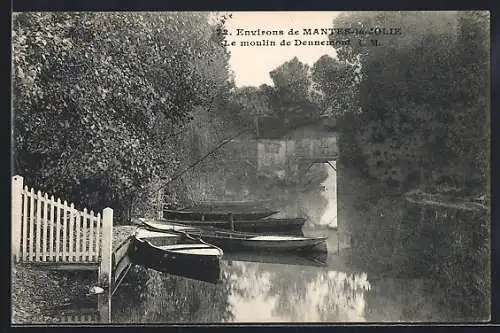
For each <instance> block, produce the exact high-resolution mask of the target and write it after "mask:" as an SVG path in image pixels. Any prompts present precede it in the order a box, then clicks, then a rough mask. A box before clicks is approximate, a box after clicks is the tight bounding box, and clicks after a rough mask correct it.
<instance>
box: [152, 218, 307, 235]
mask: <svg viewBox="0 0 500 333" xmlns="http://www.w3.org/2000/svg"><path fill="white" fill-rule="evenodd" d="M161 221H162V222H166V223H181V224H183V225H187V226H193V227H207V226H210V227H216V228H221V229H231V224H230V223H229V221H227V220H226V221H200V220H173V219H162V220H161ZM305 221H306V219H304V218H282V219H278V218H264V219H255V220H235V221H234V224H233V226H234V230H236V231H245V232H253V233H285V234H288V235H300V236H302V235H303V234H302V226H303V225H304V223H305Z"/></svg>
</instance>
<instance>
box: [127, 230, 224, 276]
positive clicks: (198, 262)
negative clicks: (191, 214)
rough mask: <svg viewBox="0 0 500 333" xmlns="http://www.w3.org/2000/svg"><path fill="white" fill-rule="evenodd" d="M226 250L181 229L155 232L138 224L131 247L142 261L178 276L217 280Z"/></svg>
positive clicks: (147, 265) (136, 257)
mask: <svg viewBox="0 0 500 333" xmlns="http://www.w3.org/2000/svg"><path fill="white" fill-rule="evenodd" d="M222 255H223V252H222V250H221V249H220V248H218V247H216V246H213V245H211V244H207V243H206V242H204V241H203V240H199V239H195V238H193V237H191V236H189V235H187V234H184V233H182V232H180V231H178V232H175V233H165V232H154V231H150V230H146V229H144V228H138V229H137V231H136V233H135V235H134V241H133V246H132V250H131V257H132V260H133V261H134V262H135V263H137V264H140V265H143V266H146V267H149V268H153V269H155V270H157V271H160V272H165V273H169V274H173V275H177V276H183V277H187V278H191V279H195V280H201V281H206V282H211V283H217V282H218V281H219V279H220V264H219V261H220V259H221V258H222Z"/></svg>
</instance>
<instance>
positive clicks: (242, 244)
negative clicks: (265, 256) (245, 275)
mask: <svg viewBox="0 0 500 333" xmlns="http://www.w3.org/2000/svg"><path fill="white" fill-rule="evenodd" d="M143 224H144V225H145V226H146V227H147V228H150V229H152V230H155V231H166V232H179V231H176V230H182V231H181V232H182V233H185V234H187V235H189V236H191V237H192V238H200V239H202V240H203V241H205V242H207V243H209V244H213V245H215V246H218V247H220V248H221V249H223V250H224V251H245V250H247V251H248V250H252V251H255V250H260V251H266V250H272V251H282V252H287V251H311V252H314V251H317V252H327V251H328V250H327V246H326V239H327V237H303V236H289V235H270V234H255V233H247V232H240V231H231V230H224V229H219V228H213V227H207V228H196V229H194V228H192V227H188V226H183V225H181V224H177V223H162V222H158V221H152V220H145V219H144V220H143ZM183 227H184V228H185V229H182V228H183ZM190 228H191V229H190Z"/></svg>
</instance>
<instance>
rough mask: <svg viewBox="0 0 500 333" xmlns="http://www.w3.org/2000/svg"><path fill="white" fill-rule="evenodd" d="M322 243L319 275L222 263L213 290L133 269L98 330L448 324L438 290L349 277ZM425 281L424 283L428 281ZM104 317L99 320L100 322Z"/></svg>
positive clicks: (342, 257)
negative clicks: (194, 325)
mask: <svg viewBox="0 0 500 333" xmlns="http://www.w3.org/2000/svg"><path fill="white" fill-rule="evenodd" d="M311 232H312V233H314V234H318V233H323V234H325V233H326V234H328V235H329V240H328V248H329V254H328V258H327V265H326V266H324V267H317V266H313V265H311V266H309V265H303V264H300V265H294V264H277V263H270V262H266V263H264V262H249V261H235V260H231V261H228V260H223V261H222V263H221V277H222V279H221V282H220V283H218V284H212V283H207V282H201V281H197V280H192V279H187V278H183V277H179V276H173V275H169V274H165V273H161V272H158V271H155V270H153V269H148V268H144V267H141V266H137V265H133V266H132V268H131V270H130V271H129V272H128V274H127V276H126V277H125V279H124V280H123V282H122V284H121V285H120V287H119V288H118V290H117V291H116V293H115V294H114V295H113V297H112V298H111V301H110V302H105V303H103V304H104V305H100V308H98V309H96V310H97V311H98V312H99V313H101V316H97V317H94V318H95V319H94V320H95V321H96V322H101V323H115V324H120V323H133V324H138V323H144V324H155V323H156V324H159V323H162V324H165V323H255V322H259V323H260V322H262V323H265V322H267V323H269V322H273V323H287V322H288V323H290V322H333V323H335V322H358V323H359V322H398V321H405V322H407V321H413V322H422V321H423V322H432V321H460V320H461V319H462V318H458V317H455V318H453V317H450V315H449V311H447V309H446V302H442V300H441V302H440V299H439V297H436V295H439V294H440V291H439V290H428V288H427V287H426V285H428V284H429V281H426V279H422V278H410V277H391V276H383V275H381V274H375V273H370V272H366V271H363V270H358V269H354V268H352V267H351V265H350V263H349V255H347V254H348V253H349V251H348V249H345V248H343V247H342V246H340V248H341V252H340V253H337V252H336V251H337V248H338V247H339V246H338V244H337V235H336V232H335V231H332V230H328V229H314V230H304V233H305V234H308V233H311ZM429 278H430V277H429ZM103 307H104V308H103ZM103 313H104V314H106V315H104V316H103V315H102V314H103Z"/></svg>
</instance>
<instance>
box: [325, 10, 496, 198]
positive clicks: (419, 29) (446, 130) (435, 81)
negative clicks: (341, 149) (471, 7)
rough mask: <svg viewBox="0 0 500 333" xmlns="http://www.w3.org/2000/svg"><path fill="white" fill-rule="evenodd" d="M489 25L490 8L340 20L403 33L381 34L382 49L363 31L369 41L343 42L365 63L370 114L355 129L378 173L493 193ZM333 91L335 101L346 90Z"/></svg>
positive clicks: (398, 180)
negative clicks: (398, 28)
mask: <svg viewBox="0 0 500 333" xmlns="http://www.w3.org/2000/svg"><path fill="white" fill-rule="evenodd" d="M488 22H489V17H488V14H487V13H485V12H461V13H456V12H439V13H436V12H403V13H401V12H356V13H343V14H342V15H340V16H339V17H338V18H336V19H335V22H334V24H335V25H336V26H353V27H356V28H369V27H401V31H402V33H401V34H400V35H386V36H378V37H377V38H379V39H380V40H379V43H380V44H381V46H370V43H369V42H368V40H369V39H373V38H375V37H374V36H373V35H357V36H356V37H357V38H358V37H359V39H362V40H365V43H363V46H359V44H358V43H352V46H339V47H337V53H338V56H339V60H340V61H345V62H349V63H359V68H360V76H361V81H360V85H359V103H360V104H361V105H360V106H361V108H362V110H363V115H361V116H359V117H357V119H355V120H354V121H355V122H356V125H355V126H354V127H355V128H356V132H357V133H356V134H357V137H356V140H357V142H358V145H359V146H360V147H361V148H362V150H363V155H364V157H365V158H366V161H367V164H368V167H369V170H370V171H371V175H372V176H373V177H375V178H378V179H380V180H382V181H389V182H390V181H392V182H393V183H394V184H395V185H403V188H404V187H405V186H404V185H408V182H410V183H411V181H412V178H415V175H417V179H419V182H420V183H421V184H422V185H425V184H435V183H436V182H441V183H444V182H445V183H446V185H448V186H452V187H456V188H458V189H459V190H460V189H465V188H467V189H468V190H469V191H470V192H474V194H485V193H487V192H488V189H487V186H488V178H489V167H488V160H489V157H488V155H489V149H488V137H489V122H488V99H489V93H488V84H489V33H488V29H489V24H488ZM328 81H330V80H328ZM328 88H329V87H328V85H324V84H323V88H322V91H323V92H324V94H325V95H326V96H327V98H331V97H330V96H334V97H335V96H336V93H337V92H338V91H339V90H338V89H334V90H333V91H330V90H329V89H328ZM355 100H357V99H355ZM350 108H351V109H353V108H354V109H355V108H356V105H351V106H350ZM409 185H410V186H412V184H409ZM414 185H415V184H413V186H414Z"/></svg>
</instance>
